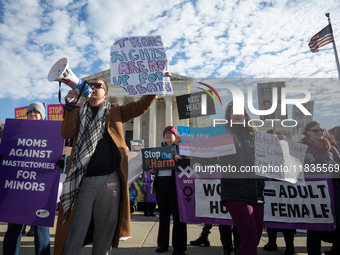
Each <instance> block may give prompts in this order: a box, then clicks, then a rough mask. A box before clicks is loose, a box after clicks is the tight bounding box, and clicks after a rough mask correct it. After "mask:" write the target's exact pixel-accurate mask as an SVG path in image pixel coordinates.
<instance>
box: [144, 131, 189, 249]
mask: <svg viewBox="0 0 340 255" xmlns="http://www.w3.org/2000/svg"><path fill="white" fill-rule="evenodd" d="M176 136H177V131H176V128H175V127H172V126H167V127H166V128H165V129H164V131H163V137H164V140H165V143H163V146H171V147H176V152H177V154H178V147H177V146H176V144H175V140H176ZM180 158H181V157H180V156H179V155H175V161H177V160H178V159H180ZM150 172H151V173H152V174H155V178H154V182H153V186H152V193H154V192H156V199H157V203H158V211H159V229H158V238H157V245H158V248H157V249H156V252H158V253H160V252H165V251H167V250H168V249H169V228H170V217H171V215H172V218H173V229H172V247H173V249H174V250H173V252H172V254H173V255H181V254H184V252H185V251H186V250H187V225H186V223H184V222H180V220H179V210H178V201H177V190H176V177H175V169H169V170H161V171H158V172H156V171H154V170H150Z"/></svg>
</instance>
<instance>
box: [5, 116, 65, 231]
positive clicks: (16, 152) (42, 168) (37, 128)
mask: <svg viewBox="0 0 340 255" xmlns="http://www.w3.org/2000/svg"><path fill="white" fill-rule="evenodd" d="M60 125H61V122H59V121H45V120H40V121H37V120H16V119H7V120H6V126H5V129H4V133H3V136H2V140H1V147H0V154H1V156H2V158H1V159H0V208H1V210H0V221H2V222H9V223H18V224H27V225H35V226H53V223H54V215H55V208H56V201H57V190H58V182H59V176H60V167H59V166H57V162H58V160H60V159H62V154H63V145H64V140H63V138H62V137H61V136H60Z"/></svg>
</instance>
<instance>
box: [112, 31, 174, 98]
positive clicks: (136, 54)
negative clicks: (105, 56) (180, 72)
mask: <svg viewBox="0 0 340 255" xmlns="http://www.w3.org/2000/svg"><path fill="white" fill-rule="evenodd" d="M167 62H168V61H167V58H166V54H165V49H164V46H163V42H162V38H161V36H135V37H125V38H122V39H120V40H118V41H116V42H115V43H114V44H113V45H112V46H111V54H110V69H111V80H110V82H111V83H112V84H114V85H119V86H121V87H122V88H123V89H124V90H125V91H127V92H128V93H129V94H130V95H155V94H173V89H172V86H171V83H170V78H169V77H166V76H165V72H167V71H168V66H167Z"/></svg>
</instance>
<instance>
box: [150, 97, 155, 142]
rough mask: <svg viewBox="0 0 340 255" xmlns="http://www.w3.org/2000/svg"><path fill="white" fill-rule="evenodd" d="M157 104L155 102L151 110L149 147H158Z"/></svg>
mask: <svg viewBox="0 0 340 255" xmlns="http://www.w3.org/2000/svg"><path fill="white" fill-rule="evenodd" d="M156 103H157V101H155V102H154V103H153V104H152V105H151V107H150V110H149V147H150V148H152V147H157V146H156V117H157V116H156V109H157V108H156Z"/></svg>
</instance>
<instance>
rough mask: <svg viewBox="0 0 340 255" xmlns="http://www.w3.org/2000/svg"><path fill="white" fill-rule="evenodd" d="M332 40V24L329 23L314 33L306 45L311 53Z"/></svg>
mask: <svg viewBox="0 0 340 255" xmlns="http://www.w3.org/2000/svg"><path fill="white" fill-rule="evenodd" d="M333 41H334V38H333V31H332V26H331V24H329V25H328V26H326V27H325V28H324V29H322V30H321V31H319V33H317V34H316V35H314V36H313V37H312V39H310V41H309V43H308V46H309V48H310V50H311V51H312V52H313V53H316V52H318V51H319V48H320V47H322V46H325V45H326V44H328V43H331V42H333Z"/></svg>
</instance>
